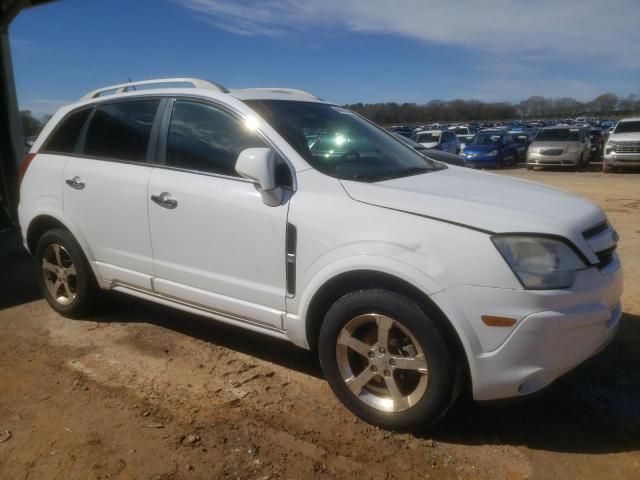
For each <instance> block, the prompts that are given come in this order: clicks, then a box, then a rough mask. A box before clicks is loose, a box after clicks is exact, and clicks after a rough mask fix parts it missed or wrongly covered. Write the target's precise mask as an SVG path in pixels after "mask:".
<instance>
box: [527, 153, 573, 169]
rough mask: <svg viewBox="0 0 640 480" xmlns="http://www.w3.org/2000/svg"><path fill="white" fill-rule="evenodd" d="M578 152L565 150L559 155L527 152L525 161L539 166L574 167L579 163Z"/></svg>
mask: <svg viewBox="0 0 640 480" xmlns="http://www.w3.org/2000/svg"><path fill="white" fill-rule="evenodd" d="M580 154H581V153H580V152H578V153H573V152H572V153H566V152H565V153H562V154H560V155H540V154H539V153H534V152H528V153H527V163H528V164H529V165H538V166H541V167H542V166H549V167H575V166H577V165H579V164H580Z"/></svg>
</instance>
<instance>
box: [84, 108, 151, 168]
mask: <svg viewBox="0 0 640 480" xmlns="http://www.w3.org/2000/svg"><path fill="white" fill-rule="evenodd" d="M159 104H160V100H158V99H152V100H134V101H127V102H117V103H109V104H106V105H99V106H98V107H97V108H96V112H95V113H94V115H93V117H92V118H91V122H90V123H89V128H88V129H87V136H86V140H85V146H84V153H85V154H86V155H89V156H95V157H103V158H112V159H116V160H128V161H132V162H144V161H145V159H146V156H147V147H148V146H149V137H150V136H151V127H152V126H153V119H154V117H155V114H156V110H157V109H158V105H159Z"/></svg>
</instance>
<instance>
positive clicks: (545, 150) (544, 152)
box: [540, 148, 563, 156]
mask: <svg viewBox="0 0 640 480" xmlns="http://www.w3.org/2000/svg"><path fill="white" fill-rule="evenodd" d="M562 151H563V150H562V149H561V148H541V149H540V155H547V156H553V155H562Z"/></svg>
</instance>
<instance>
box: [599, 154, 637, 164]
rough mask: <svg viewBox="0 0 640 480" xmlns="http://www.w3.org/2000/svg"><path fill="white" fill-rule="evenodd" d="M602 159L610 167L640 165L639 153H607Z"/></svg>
mask: <svg viewBox="0 0 640 480" xmlns="http://www.w3.org/2000/svg"><path fill="white" fill-rule="evenodd" d="M604 161H605V162H606V163H607V165H609V166H610V167H640V153H608V154H605V156H604Z"/></svg>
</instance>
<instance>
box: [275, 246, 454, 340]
mask: <svg viewBox="0 0 640 480" xmlns="http://www.w3.org/2000/svg"><path fill="white" fill-rule="evenodd" d="M359 270H375V271H377V272H380V273H385V274H388V275H391V276H393V277H396V278H398V279H400V280H403V281H405V282H407V283H410V284H411V285H413V286H415V287H416V288H418V289H419V290H421V291H423V292H425V293H426V294H427V295H431V294H433V293H436V292H438V291H440V290H442V288H441V287H440V286H439V285H438V283H437V282H436V281H435V280H434V279H433V278H431V277H430V276H428V275H427V274H425V273H424V272H422V271H420V270H418V269H417V268H415V267H414V266H412V265H410V264H408V263H406V262H404V261H401V260H398V259H397V258H392V257H388V256H383V255H375V254H370V253H368V254H361V255H352V256H348V257H343V258H341V259H339V260H336V261H334V262H332V263H330V264H328V265H326V264H325V266H324V267H323V268H322V269H320V270H319V271H317V272H316V273H315V274H313V276H312V277H311V279H310V280H309V281H306V282H304V281H301V282H300V284H299V285H298V288H299V292H300V294H299V296H298V297H297V298H287V314H286V317H285V329H286V330H287V332H288V336H289V338H290V339H291V341H292V342H293V343H295V344H296V345H298V346H301V347H303V348H307V349H308V348H309V345H308V342H307V332H306V316H307V311H308V309H309V305H310V304H311V301H312V299H313V297H314V296H315V295H316V293H317V292H318V291H319V290H320V288H322V286H323V285H325V284H326V283H327V282H328V281H330V280H331V279H333V278H335V277H337V276H338V275H340V274H343V273H347V272H355V271H359ZM304 277H307V275H304V276H301V280H302V278H304Z"/></svg>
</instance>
